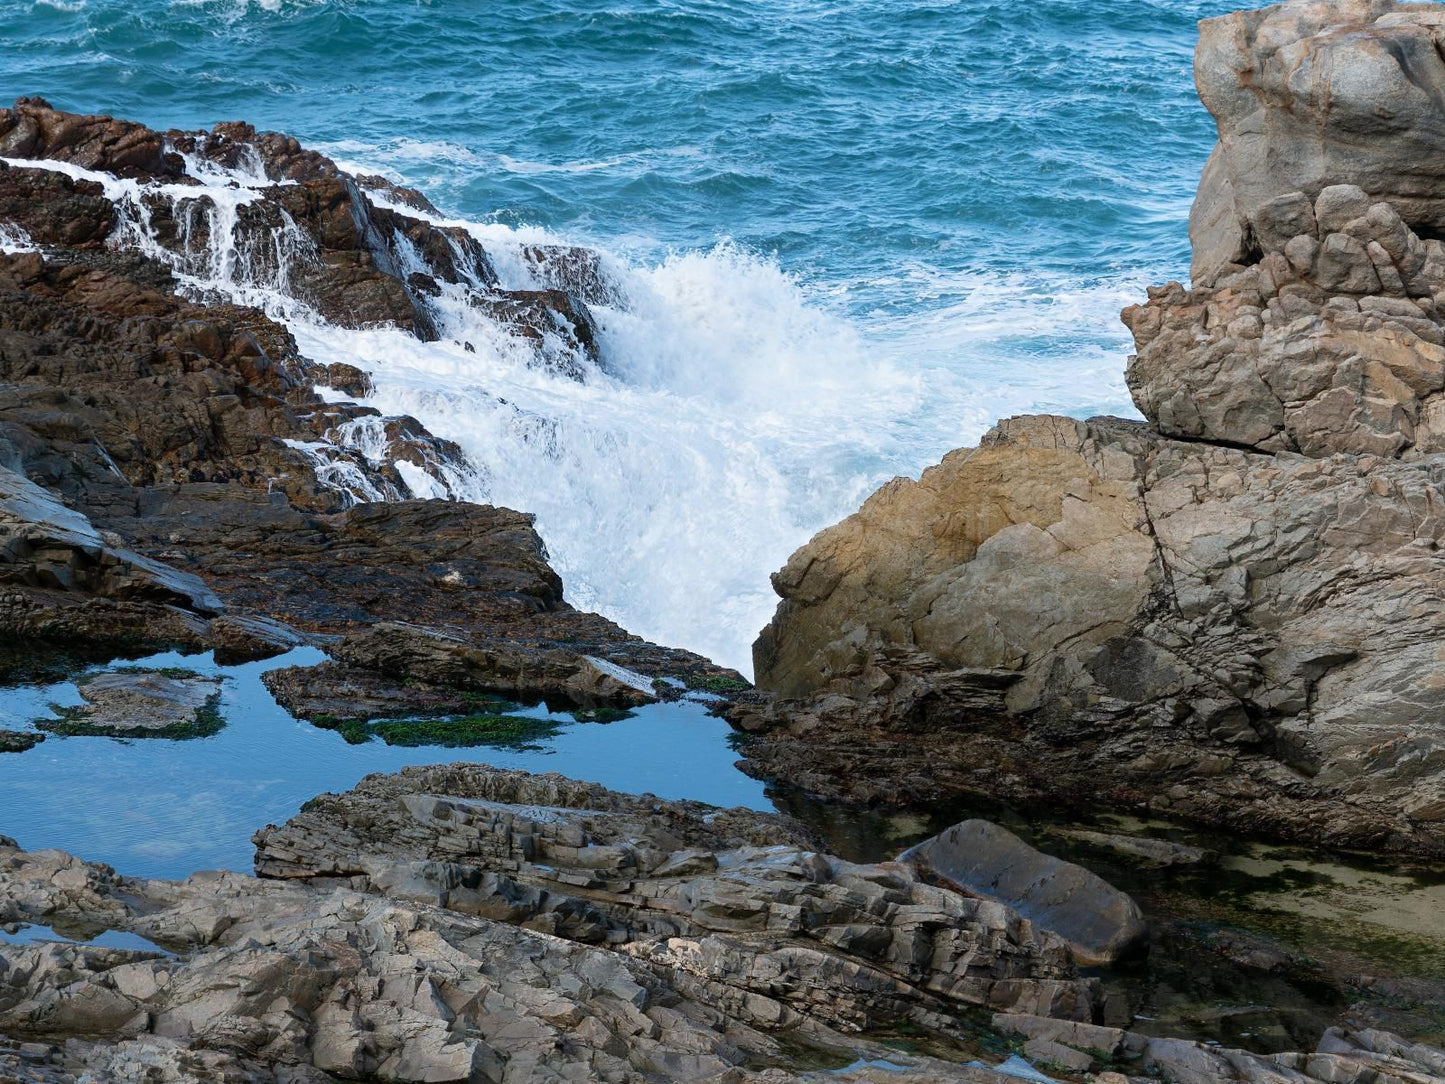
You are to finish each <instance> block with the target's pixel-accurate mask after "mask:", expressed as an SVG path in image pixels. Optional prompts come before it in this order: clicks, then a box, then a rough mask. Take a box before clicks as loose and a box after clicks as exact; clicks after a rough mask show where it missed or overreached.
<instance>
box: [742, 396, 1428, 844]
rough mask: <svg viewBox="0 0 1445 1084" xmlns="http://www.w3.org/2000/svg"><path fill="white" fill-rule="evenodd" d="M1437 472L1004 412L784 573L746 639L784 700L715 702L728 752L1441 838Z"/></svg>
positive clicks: (811, 779)
mask: <svg viewBox="0 0 1445 1084" xmlns="http://www.w3.org/2000/svg"><path fill="white" fill-rule="evenodd" d="M1439 484H1440V483H1439V480H1438V477H1437V474H1436V467H1435V465H1433V464H1432V463H1429V462H1424V463H1418V464H1413V463H1402V462H1399V461H1394V460H1388V459H1380V458H1377V457H1373V456H1361V457H1347V456H1336V457H1333V458H1330V459H1319V460H1312V459H1306V458H1303V457H1300V456H1289V455H1283V454H1281V455H1275V456H1268V455H1261V454H1256V453H1250V452H1245V451H1241V450H1238V449H1233V448H1226V447H1219V446H1210V445H1205V444H1192V443H1183V442H1178V441H1171V440H1167V439H1165V438H1162V437H1159V436H1157V435H1155V434H1152V433H1150V432H1149V431H1148V430H1147V429H1144V428H1143V427H1141V426H1138V425H1134V424H1129V423H1119V422H1111V421H1108V420H1095V421H1094V422H1091V423H1088V424H1085V423H1081V422H1077V421H1074V420H1072V419H1065V418H1048V417H1043V418H1017V419H1011V420H1009V421H1007V422H1004V423H1001V424H1000V425H999V426H998V427H997V428H996V429H995V430H993V431H992V432H991V433H989V434H988V435H987V436H986V437H985V438H984V439H983V441H982V442H981V444H980V446H979V448H977V449H974V450H967V451H962V452H955V453H952V454H950V455H949V456H948V457H947V458H945V460H944V461H943V463H942V464H940V465H939V466H937V467H934V468H932V469H930V470H928V471H926V472H924V474H923V476H922V478H921V479H920V480H919V481H917V482H912V481H907V480H901V479H900V480H898V481H895V482H893V483H890V484H889V485H887V486H885V487H884V488H883V489H881V490H880V491H879V492H878V493H876V494H875V495H874V496H873V497H872V498H870V499H869V501H868V502H867V503H865V505H864V506H863V508H862V509H861V510H860V511H859V512H858V513H856V514H855V515H854V516H852V517H850V518H849V519H847V520H845V521H843V522H842V523H841V524H839V525H837V526H836V527H832V528H829V529H828V530H826V531H824V532H822V533H821V534H819V535H818V536H817V537H816V538H815V539H813V541H811V542H810V543H809V544H808V545H806V546H804V547H803V548H802V549H800V550H799V551H798V552H797V553H796V554H795V555H794V556H793V558H792V559H791V560H790V561H789V563H788V565H787V567H786V568H785V569H783V571H781V572H780V573H778V574H777V575H776V576H775V577H774V584H775V586H776V587H777V589H778V591H779V593H780V594H781V595H782V596H783V601H782V602H781V603H780V605H779V608H778V612H777V614H776V615H775V617H774V619H773V622H772V624H771V625H770V626H769V627H768V628H767V629H766V630H764V632H763V634H762V635H761V636H760V637H759V639H758V642H757V644H756V646H755V649H754V657H755V662H756V673H757V681H758V685H759V686H760V687H761V688H763V689H765V690H770V691H772V692H774V693H775V694H776V695H777V697H778V699H776V700H773V701H771V702H766V701H765V702H752V703H749V702H748V701H746V700H744V701H740V702H739V703H738V704H736V705H735V706H734V708H733V709H732V717H733V718H734V720H735V722H737V723H738V724H739V725H740V726H741V727H742V728H743V729H745V730H749V731H752V732H753V733H754V735H755V736H754V737H752V738H750V739H749V741H748V743H747V744H746V746H745V748H744V751H745V754H746V756H747V758H748V764H749V765H750V766H751V770H753V771H756V772H758V773H759V774H762V775H764V776H767V777H770V778H777V779H784V780H788V781H790V782H793V783H796V784H797V785H799V786H801V787H802V788H804V789H805V790H808V791H810V792H812V793H814V794H825V795H836V796H839V797H845V798H850V799H855V800H868V801H895V802H910V801H912V802H928V801H933V800H937V799H938V798H941V797H945V796H947V795H950V794H959V793H969V792H975V793H987V794H991V795H993V796H995V797H997V796H1000V795H1010V796H1014V797H1019V798H1030V797H1038V796H1040V795H1045V794H1047V795H1053V796H1068V797H1070V798H1072V799H1075V800H1079V801H1090V802H1093V801H1097V800H1100V799H1105V800H1109V801H1116V802H1126V803H1130V804H1134V803H1138V802H1147V803H1148V804H1149V805H1151V806H1152V807H1153V808H1155V809H1159V810H1167V811H1168V812H1170V813H1171V814H1172V815H1178V816H1185V817H1190V818H1194V819H1198V820H1202V821H1207V822H1212V823H1216V824H1225V825H1231V826H1233V827H1236V828H1239V829H1244V830H1251V831H1260V832H1265V833H1270V834H1279V835H1286V836H1290V837H1293V838H1301V839H1311V840H1316V841H1332V842H1335V843H1340V844H1345V843H1350V844H1354V845H1367V846H1371V847H1377V848H1401V849H1415V850H1421V851H1426V852H1431V853H1442V852H1445V835H1442V828H1441V821H1440V819H1439V815H1438V814H1437V813H1436V812H1434V811H1435V810H1436V809H1437V808H1438V805H1439V803H1438V798H1439V795H1440V793H1441V788H1442V786H1445V778H1442V772H1445V759H1442V750H1445V733H1442V731H1441V729H1440V725H1439V718H1440V711H1441V707H1442V704H1441V701H1440V692H1439V689H1440V688H1441V683H1440V682H1439V680H1438V676H1439V672H1440V671H1439V666H1440V663H1439V659H1438V651H1437V650H1436V647H1435V642H1436V640H1437V639H1438V638H1439V636H1440V635H1441V634H1442V633H1445V628H1441V626H1442V623H1445V605H1442V602H1445V600H1442V595H1441V586H1440V585H1441V584H1442V583H1445V577H1442V572H1445V565H1442V558H1441V557H1440V555H1439V547H1440V544H1441V541H1442V535H1445V521H1442V520H1441V519H1440V518H1439V517H1438V516H1437V515H1436V514H1435V512H1434V510H1435V508H1436V507H1437V505H1438V498H1437V494H1438V487H1439ZM1432 630H1434V631H1432ZM960 690H967V691H968V695H961V694H960ZM984 692H987V694H988V695H983V693H984ZM1402 810H1404V811H1405V813H1404V816H1401V811H1402Z"/></svg>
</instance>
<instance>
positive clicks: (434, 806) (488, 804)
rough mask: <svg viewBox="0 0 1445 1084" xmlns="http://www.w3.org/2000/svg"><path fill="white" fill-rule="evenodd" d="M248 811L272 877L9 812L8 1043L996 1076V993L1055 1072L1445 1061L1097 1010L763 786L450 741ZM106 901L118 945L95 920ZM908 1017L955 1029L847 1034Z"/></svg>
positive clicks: (1023, 938)
mask: <svg viewBox="0 0 1445 1084" xmlns="http://www.w3.org/2000/svg"><path fill="white" fill-rule="evenodd" d="M257 842H258V852H257V866H258V870H259V872H261V873H262V874H263V877H264V879H254V878H250V877H243V876H239V875H236V874H231V873H206V874H196V875H194V876H192V877H191V878H189V879H187V880H186V881H182V882H167V881H147V880H138V879H133V878H127V877H122V876H119V875H117V874H116V873H115V872H114V871H112V870H110V869H109V868H108V867H105V866H100V865H95V864H91V863H86V862H83V861H81V860H79V859H77V858H74V857H72V856H70V855H66V854H63V853H61V852H58V851H37V852H32V853H26V852H23V851H20V850H18V849H16V848H15V847H14V846H13V844H12V842H11V841H9V840H3V839H0V926H8V927H9V928H12V929H13V928H17V927H18V928H20V929H21V933H22V935H23V934H24V933H25V932H26V931H25V929H24V928H23V927H24V924H26V923H40V924H44V925H46V926H48V927H51V928H52V929H53V930H54V931H55V932H56V935H58V936H59V937H64V938H69V939H71V940H69V941H64V940H59V939H51V940H42V941H32V942H23V941H22V942H20V943H14V942H7V941H4V940H0V1032H3V1033H4V1034H5V1035H6V1036H8V1038H5V1039H0V1073H7V1074H9V1075H10V1076H13V1077H15V1078H18V1079H20V1080H25V1081H36V1082H40V1081H44V1082H55V1084H59V1082H65V1084H69V1082H71V1081H75V1080H91V1081H109V1080H133V1079H137V1078H138V1077H139V1076H140V1075H144V1078H145V1079H146V1080H150V1081H155V1082H158V1084H171V1082H182V1081H186V1082H189V1081H215V1080H230V1081H244V1082H247V1084H250V1082H255V1084H273V1082H279V1081H290V1082H296V1081H317V1082H320V1081H322V1080H329V1079H336V1078H341V1079H379V1080H389V1081H433V1082H445V1081H469V1082H475V1081H505V1082H509V1084H510V1082H523V1081H534V1080H540V1081H547V1080H584V1079H585V1080H611V1081H619V1082H634V1081H635V1082H643V1081H659V1082H661V1081H690V1080H698V1081H702V1080H710V1081H719V1082H730V1084H746V1082H753V1081H756V1082H764V1081H772V1082H778V1084H786V1082H789V1081H799V1080H809V1081H819V1082H821V1081H825V1080H845V1081H846V1080H853V1081H872V1080H879V1081H913V1082H918V1084H923V1082H932V1081H939V1082H943V1081H970V1082H977V1084H999V1082H1003V1081H1007V1080H1011V1079H1017V1076H1016V1075H1014V1074H1016V1073H1017V1072H1018V1071H1019V1068H1020V1066H1019V1063H1018V1062H1017V1061H1015V1062H1014V1063H1012V1064H1011V1065H1006V1066H1003V1067H1001V1068H1000V1069H991V1068H988V1067H987V1066H986V1065H985V1064H983V1063H981V1062H979V1061H973V1062H971V1063H968V1064H965V1063H963V1059H966V1058H967V1057H968V1055H967V1054H966V1053H962V1051H963V1050H965V1049H967V1047H966V1046H962V1045H960V1044H962V1043H964V1042H965V1041H971V1040H972V1039H973V1037H975V1036H976V1035H977V1034H978V1030H979V1027H980V1024H979V1022H978V1021H977V1020H975V1021H973V1022H968V1021H966V1020H964V1019H963V1018H961V1017H960V1016H958V1015H957V1014H958V1011H959V1010H960V1009H961V1008H964V1007H966V1006H969V1005H994V1006H1005V1009H1004V1010H1003V1011H999V1012H997V1013H995V1014H993V1016H992V1017H991V1024H990V1023H989V1018H984V1024H985V1026H986V1030H988V1031H990V1032H993V1033H997V1034H998V1035H1000V1036H1017V1039H1016V1040H1015V1041H1016V1042H1017V1043H1019V1044H1020V1045H1021V1046H1023V1047H1024V1049H1025V1050H1026V1051H1027V1053H1028V1054H1029V1056H1030V1057H1031V1058H1033V1059H1034V1060H1035V1061H1036V1062H1037V1063H1038V1064H1041V1065H1045V1066H1047V1067H1048V1068H1049V1070H1050V1072H1052V1073H1055V1074H1058V1075H1059V1076H1061V1077H1064V1078H1068V1079H1078V1078H1079V1077H1080V1074H1082V1073H1084V1072H1094V1073H1098V1074H1101V1075H1099V1076H1097V1077H1096V1078H1095V1079H1098V1080H1101V1081H1102V1080H1107V1079H1132V1080H1139V1081H1143V1080H1151V1079H1159V1078H1161V1077H1165V1078H1169V1079H1174V1080H1179V1081H1190V1082H1193V1081H1219V1080H1237V1081H1251V1082H1260V1084H1265V1082H1271V1084H1273V1082H1278V1081H1281V1080H1288V1081H1294V1082H1296V1084H1312V1082H1316V1081H1318V1082H1320V1084H1324V1082H1326V1081H1329V1082H1339V1081H1358V1082H1361V1084H1363V1082H1364V1081H1367V1080H1368V1081H1375V1082H1377V1084H1407V1082H1408V1084H1419V1082H1421V1081H1424V1080H1430V1079H1432V1077H1431V1074H1432V1073H1438V1072H1439V1071H1440V1069H1441V1056H1442V1055H1441V1054H1440V1052H1439V1051H1438V1050H1436V1049H1434V1048H1431V1047H1429V1046H1425V1045H1421V1044H1418V1043H1411V1042H1407V1041H1405V1040H1403V1039H1400V1038H1398V1037H1397V1036H1394V1035H1392V1034H1389V1033H1387V1032H1382V1031H1379V1030H1371V1029H1367V1028H1354V1027H1344V1028H1337V1029H1334V1030H1332V1031H1330V1032H1329V1033H1327V1034H1326V1035H1325V1037H1324V1039H1323V1040H1322V1042H1321V1044H1320V1047H1319V1049H1318V1050H1317V1051H1315V1052H1311V1053H1287V1054H1277V1055H1257V1054H1250V1053H1247V1052H1245V1051H1241V1050H1231V1049H1227V1048H1222V1047H1219V1046H1206V1045H1203V1044H1199V1043H1195V1042H1188V1041H1183V1040H1169V1039H1161V1038H1157V1037H1149V1036H1144V1035H1139V1034H1136V1033H1133V1032H1130V1031H1127V1030H1122V1029H1120V1028H1119V1027H1116V1026H1110V1024H1109V1023H1107V1022H1103V1021H1101V1019H1100V1017H1101V1016H1102V1017H1105V1018H1107V1017H1108V1016H1110V1015H1112V1011H1111V1010H1109V1009H1108V1008H1107V1006H1102V1005H1100V1003H1099V999H1098V993H1097V986H1096V983H1095V981H1094V980H1085V979H1081V978H1080V977H1078V975H1077V972H1076V971H1075V970H1074V967H1073V964H1072V962H1071V960H1070V957H1069V951H1068V949H1067V948H1066V947H1065V945H1064V942H1063V941H1062V940H1060V939H1059V938H1057V937H1055V936H1054V935H1052V934H1048V933H1045V932H1044V931H1042V930H1040V929H1038V928H1037V927H1035V926H1033V925H1032V924H1031V923H1030V922H1029V921H1028V920H1026V919H1023V918H1022V917H1020V916H1019V915H1018V914H1017V913H1016V912H1013V911H1012V910H1011V909H1010V908H1008V907H1007V906H1005V905H1003V904H1000V903H995V902H990V901H983V900H978V899H970V898H968V897H965V896H962V895H959V894H958V893H956V892H953V891H951V890H949V889H946V888H942V887H939V886H936V885H931V884H928V883H926V882H923V881H921V880H919V879H918V878H917V877H916V875H915V874H913V873H912V872H911V870H910V869H909V867H908V866H906V865H902V864H896V863H885V864H882V865H871V866H869V865H856V864H852V863H847V862H844V861H842V860H840V859H837V858H834V857H832V856H830V855H827V854H824V853H820V852H818V851H815V850H812V849H810V844H809V840H808V838H807V835H806V833H805V832H803V830H801V829H800V828H799V827H798V826H796V825H794V824H792V823H790V822H788V821H786V820H784V819H782V818H779V817H777V816H773V815H766V814H758V813H751V812H747V811H744V810H719V809H714V808H711V807H707V806H702V805H699V804H697V803H687V802H663V801H659V800H656V799H653V798H650V797H647V796H643V797H631V796H627V795H619V794H615V793H613V792H609V791H606V790H604V789H602V788H600V787H597V786H595V785H589V784H582V783H575V782H572V781H570V780H565V779H562V778H561V777H559V776H529V775H526V774H525V773H520V772H501V771H497V770H494V769H488V768H485V767H480V766H475V765H468V766H462V765H454V766H451V767H442V768H417V769H407V770H405V771H403V772H402V773H401V774H399V775H395V776H374V777H371V778H370V779H368V780H366V781H364V782H363V783H362V784H361V785H360V786H359V787H358V788H356V789H355V790H353V791H351V792H348V793H347V794H343V795H326V796H322V797H321V798H319V799H317V800H316V801H314V802H313V803H310V804H309V806H308V808H307V809H306V810H305V811H303V812H302V813H301V814H300V815H298V816H297V817H296V818H294V819H293V820H292V821H290V822H288V823H287V824H285V825H283V826H280V827H271V828H267V829H265V830H263V831H262V832H260V833H258V835H257ZM101 931H119V932H122V933H125V934H128V935H130V941H131V942H132V944H131V945H130V946H129V947H102V946H101V945H100V944H99V943H96V944H88V943H86V942H87V941H89V940H91V939H94V938H96V936H97V934H99V933H100V932H101ZM140 938H143V939H146V940H144V941H141V940H139V939H140ZM113 939H114V937H113V936H112V940H113ZM902 1025H906V1026H907V1027H908V1028H909V1029H910V1030H909V1031H908V1034H910V1035H912V1036H914V1037H915V1041H916V1040H917V1037H918V1036H920V1035H926V1036H928V1037H929V1038H928V1043H929V1044H930V1045H931V1046H932V1047H934V1048H937V1049H938V1050H939V1051H940V1053H942V1052H944V1051H945V1050H948V1051H952V1054H951V1058H952V1059H955V1060H943V1059H941V1058H939V1057H930V1056H925V1055H922V1054H918V1053H908V1052H904V1051H901V1050H899V1049H898V1048H897V1047H896V1046H882V1045H879V1044H878V1043H875V1042H874V1041H872V1040H871V1039H870V1037H869V1036H868V1034H867V1033H866V1031H865V1032H862V1033H860V1028H861V1029H866V1028H870V1027H880V1026H883V1027H887V1026H895V1027H897V1026H902ZM1001 1056H1002V1055H1000V1054H994V1055H992V1056H991V1057H990V1058H989V1061H990V1062H994V1061H997V1060H998V1059H999V1058H1000V1057H1001ZM820 1064H821V1065H824V1066H826V1065H829V1064H831V1065H833V1066H837V1068H819V1066H820ZM1105 1072H1109V1073H1115V1074H1118V1075H1117V1076H1116V1077H1106V1076H1104V1075H1102V1074H1103V1073H1105ZM1124 1074H1128V1076H1127V1077H1126V1076H1125V1075H1124Z"/></svg>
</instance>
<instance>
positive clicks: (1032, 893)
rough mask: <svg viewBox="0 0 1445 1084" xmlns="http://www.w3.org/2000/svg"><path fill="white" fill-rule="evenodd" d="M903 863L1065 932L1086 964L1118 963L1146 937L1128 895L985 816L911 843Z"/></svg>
mask: <svg viewBox="0 0 1445 1084" xmlns="http://www.w3.org/2000/svg"><path fill="white" fill-rule="evenodd" d="M898 861H899V862H901V863H904V864H906V865H910V866H912V867H913V868H914V869H916V870H918V871H919V872H920V873H923V874H925V875H927V876H928V877H929V878H930V879H932V880H934V881H935V882H940V883H943V884H947V885H951V886H954V887H957V888H958V889H960V890H962V891H964V892H967V893H968V894H970V895H973V896H981V897H984V898H988V899H995V900H998V901H1000V902H1002V903H1006V904H1008V906H1010V907H1012V908H1013V909H1014V910H1016V911H1018V912H1019V914H1021V915H1023V916H1024V917H1026V918H1028V919H1029V920H1030V921H1031V922H1033V923H1034V924H1035V925H1037V926H1039V927H1041V928H1042V929H1045V930H1048V931H1050V932H1051V933H1055V934H1058V935H1059V936H1060V937H1062V938H1063V939H1064V940H1065V941H1067V942H1068V944H1069V949H1070V951H1072V952H1073V954H1074V958H1075V959H1076V960H1077V961H1078V962H1079V963H1081V964H1083V965H1086V966H1087V965H1092V964H1108V963H1113V962H1114V961H1115V960H1117V959H1119V957H1120V956H1122V955H1123V954H1124V953H1126V952H1128V951H1129V950H1130V949H1131V948H1135V947H1137V946H1138V945H1139V942H1141V941H1142V940H1143V938H1144V935H1145V926H1144V916H1143V915H1142V914H1141V913H1140V911H1139V905H1138V904H1136V903H1135V902H1134V901H1133V900H1132V899H1130V898H1129V897H1128V896H1127V895H1126V894H1124V893H1123V892H1120V891H1119V890H1118V889H1117V888H1115V887H1114V886H1113V885H1110V884H1108V883H1107V882H1106V881H1104V880H1103V879H1102V878H1101V877H1097V876H1095V875H1094V874H1092V873H1090V872H1089V871H1088V870H1086V869H1084V868H1083V867H1082V866H1076V865H1074V864H1073V863H1072V862H1065V861H1062V860H1061V859H1058V858H1055V857H1053V856H1052V855H1047V854H1044V853H1043V852H1042V851H1037V850H1035V849H1034V848H1033V847H1030V846H1029V845H1028V844H1027V843H1025V842H1024V841H1023V840H1021V839H1019V838H1018V836H1016V835H1014V834H1013V833H1012V832H1010V831H1009V830H1008V829H1006V828H1001V827H999V826H998V825H996V824H991V823H989V822H988V821H984V820H967V821H964V822H963V823H961V824H956V825H954V826H953V827H952V828H950V829H948V831H946V832H944V833H943V834H941V835H937V836H934V837H933V838H932V839H927V840H924V841H923V842H922V843H919V844H916V845H915V846H913V847H910V848H909V849H908V850H907V851H905V852H904V853H903V854H901V855H900V856H899V858H898Z"/></svg>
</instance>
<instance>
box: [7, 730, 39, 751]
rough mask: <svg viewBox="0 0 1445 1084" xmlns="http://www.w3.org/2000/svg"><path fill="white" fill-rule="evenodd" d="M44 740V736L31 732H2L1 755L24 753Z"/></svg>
mask: <svg viewBox="0 0 1445 1084" xmlns="http://www.w3.org/2000/svg"><path fill="white" fill-rule="evenodd" d="M44 740H45V735H44V734H36V733H34V732H32V731H29V730H0V753H23V752H25V751H26V750H29V749H34V748H35V747H36V746H37V745H39V744H40V743H41V742H43V741H44Z"/></svg>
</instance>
